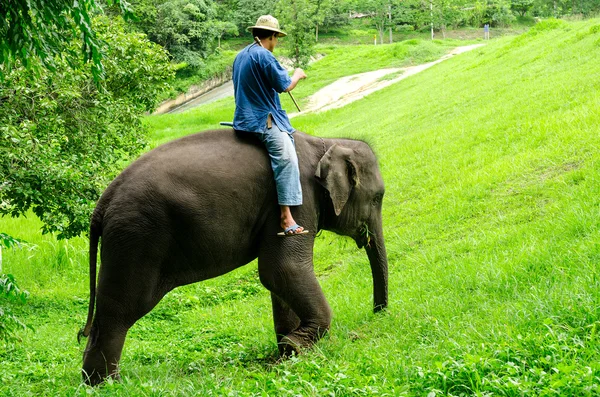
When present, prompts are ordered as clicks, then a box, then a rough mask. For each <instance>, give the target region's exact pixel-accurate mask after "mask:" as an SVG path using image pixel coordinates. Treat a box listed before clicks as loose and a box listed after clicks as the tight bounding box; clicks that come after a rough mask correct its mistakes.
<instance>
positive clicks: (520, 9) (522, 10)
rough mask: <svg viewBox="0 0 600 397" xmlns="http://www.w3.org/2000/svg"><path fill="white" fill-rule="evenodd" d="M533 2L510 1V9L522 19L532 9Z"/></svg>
mask: <svg viewBox="0 0 600 397" xmlns="http://www.w3.org/2000/svg"><path fill="white" fill-rule="evenodd" d="M533 4H534V0H511V2H510V8H511V9H512V10H513V11H515V12H517V13H518V14H519V15H520V16H522V17H524V16H525V14H527V12H528V11H529V10H530V9H531V7H533Z"/></svg>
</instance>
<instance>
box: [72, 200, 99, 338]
mask: <svg viewBox="0 0 600 397" xmlns="http://www.w3.org/2000/svg"><path fill="white" fill-rule="evenodd" d="M97 215H98V214H97V211H94V215H92V222H91V224H90V305H89V308H88V317H87V322H86V324H85V327H84V328H82V329H80V330H79V332H78V333H77V343H80V342H81V337H84V338H87V337H88V336H89V335H90V332H91V330H92V320H93V318H94V306H95V303H96V267H97V262H98V241H99V240H100V236H101V235H102V227H101V224H102V222H101V219H98V218H101V217H97Z"/></svg>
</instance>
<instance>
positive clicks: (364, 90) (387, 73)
mask: <svg viewBox="0 0 600 397" xmlns="http://www.w3.org/2000/svg"><path fill="white" fill-rule="evenodd" d="M482 45H484V44H474V45H469V46H463V47H457V48H455V49H453V50H452V51H450V52H449V53H448V54H447V55H444V56H443V57H441V58H440V59H438V60H436V61H433V62H429V63H425V64H422V65H417V66H410V67H407V68H390V69H380V70H376V71H373V72H367V73H360V74H355V75H352V76H346V77H342V78H341V79H339V80H337V81H336V82H335V83H332V84H330V85H328V86H326V87H323V88H322V89H320V90H319V91H317V92H316V93H314V94H313V95H311V96H310V97H309V98H308V100H309V101H308V105H307V106H306V109H303V110H302V112H301V113H292V114H290V115H289V117H290V118H292V117H295V116H299V115H301V114H306V113H310V112H324V111H326V110H330V109H336V108H341V107H343V106H346V105H347V104H349V103H352V102H354V101H357V100H359V99H362V98H364V97H365V96H367V95H369V94H371V93H373V92H375V91H378V90H381V89H382V88H385V87H388V86H390V85H392V84H394V83H397V82H398V81H400V80H402V79H405V78H407V77H409V76H412V75H414V74H417V73H419V72H422V71H423V70H425V69H429V68H430V67H432V66H434V65H437V64H438V63H440V62H443V61H445V60H446V59H449V58H452V57H453V56H455V55H458V54H462V53H463V52H467V51H471V50H474V49H475V48H478V47H481V46H482Z"/></svg>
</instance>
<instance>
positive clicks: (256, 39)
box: [254, 36, 302, 112]
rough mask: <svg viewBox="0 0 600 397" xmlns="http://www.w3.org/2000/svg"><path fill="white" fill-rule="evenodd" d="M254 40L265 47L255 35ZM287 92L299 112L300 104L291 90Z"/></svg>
mask: <svg viewBox="0 0 600 397" xmlns="http://www.w3.org/2000/svg"><path fill="white" fill-rule="evenodd" d="M254 41H255V42H256V44H258V45H259V46H261V47H262V48H265V47H264V46H263V45H262V43H261V41H260V39H259V38H258V37H257V36H254ZM287 93H288V94H290V98H292V102H294V105H296V109H298V111H299V112H301V111H302V110H300V106H298V102H296V99H295V98H294V96H293V95H292V92H291V91H288V92H287Z"/></svg>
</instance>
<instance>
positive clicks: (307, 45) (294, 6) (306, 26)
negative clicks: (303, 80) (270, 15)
mask: <svg viewBox="0 0 600 397" xmlns="http://www.w3.org/2000/svg"><path fill="white" fill-rule="evenodd" d="M276 15H277V18H278V19H279V22H280V24H281V25H282V26H283V28H284V29H283V30H284V31H285V32H286V33H287V34H288V37H286V39H285V44H284V47H285V48H286V49H287V52H288V55H289V56H290V58H292V60H293V62H294V66H295V67H306V66H307V65H308V62H309V61H310V57H311V56H312V55H313V54H314V45H315V37H314V36H313V34H312V31H313V29H314V27H315V21H314V19H313V17H314V15H315V4H314V3H311V2H310V1H309V0H282V1H280V2H279V3H277V7H276Z"/></svg>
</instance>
